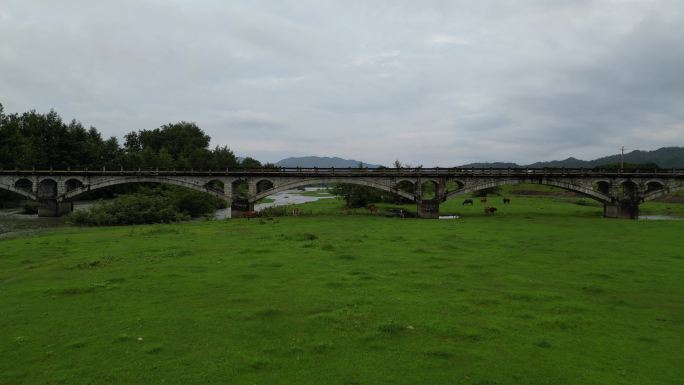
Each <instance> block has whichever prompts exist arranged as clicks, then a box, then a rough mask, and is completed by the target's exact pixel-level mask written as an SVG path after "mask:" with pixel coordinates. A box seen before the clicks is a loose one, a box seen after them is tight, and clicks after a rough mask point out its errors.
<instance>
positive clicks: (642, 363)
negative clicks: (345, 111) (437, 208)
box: [0, 196, 684, 385]
mask: <svg viewBox="0 0 684 385" xmlns="http://www.w3.org/2000/svg"><path fill="white" fill-rule="evenodd" d="M493 199H499V198H490V200H493ZM577 201H578V198H576V197H563V198H549V197H547V198H539V197H528V196H525V197H513V202H512V204H511V205H510V206H503V205H500V204H496V206H497V207H499V208H500V212H499V213H497V215H494V216H490V217H486V216H484V214H483V213H482V212H481V211H482V205H481V204H480V203H479V202H477V203H476V204H475V205H474V207H462V206H460V202H461V200H456V201H450V202H448V203H446V204H445V205H443V208H442V211H443V212H447V213H448V212H452V213H459V214H461V215H462V218H461V219H458V220H418V219H395V218H384V217H382V216H370V215H348V216H341V215H337V214H339V212H340V211H341V203H340V202H339V201H337V200H333V199H327V200H321V201H318V202H313V203H308V204H306V205H304V207H305V211H308V212H310V213H318V214H319V215H318V216H312V217H298V218H276V219H272V220H259V219H256V220H254V219H253V220H250V221H247V220H244V219H240V220H229V221H208V222H193V223H182V224H172V225H149V226H130V227H117V228H74V227H68V228H62V229H58V230H51V231H48V232H42V233H38V234H36V235H34V236H22V237H17V238H12V239H5V240H1V241H0V245H1V247H0V314H1V315H2V316H1V317H0V384H3V385H9V384H160V383H163V384H340V385H349V384H466V385H473V384H479V385H485V384H488V385H492V384H560V385H562V384H567V385H576V384H588V385H592V384H610V385H612V384H634V385H648V384H653V385H656V384H657V385H661V384H681V383H682V378H683V377H684V367H683V366H682V362H684V350H683V349H682V346H684V281H683V280H682V277H684V241H682V234H684V221H630V220H617V219H604V218H601V217H600V214H601V208H600V206H596V205H591V201H589V205H585V204H584V203H582V204H577ZM387 206H391V205H383V207H387ZM681 206H684V205H681V204H665V203H649V204H647V205H644V210H646V211H648V210H650V211H651V212H653V213H668V212H669V213H675V214H676V213H682V211H683V210H682V207H681ZM406 207H408V208H410V207H411V206H410V205H409V206H406ZM668 207H669V208H670V209H669V210H668ZM357 212H358V213H361V212H363V210H357ZM326 214H327V215H326ZM332 214H335V215H332Z"/></svg>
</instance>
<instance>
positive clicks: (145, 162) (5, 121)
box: [0, 104, 262, 170]
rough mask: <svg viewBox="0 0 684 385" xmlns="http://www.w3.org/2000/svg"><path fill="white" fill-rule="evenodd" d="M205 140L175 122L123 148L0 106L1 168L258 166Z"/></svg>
mask: <svg viewBox="0 0 684 385" xmlns="http://www.w3.org/2000/svg"><path fill="white" fill-rule="evenodd" d="M210 139H211V138H210V137H209V135H206V134H205V133H204V131H202V130H201V129H200V128H199V127H198V126H197V125H196V124H195V123H190V122H177V123H169V124H166V125H163V126H161V127H159V128H155V129H151V130H139V131H131V132H129V133H128V134H126V136H125V141H124V143H123V145H120V144H119V142H118V140H117V138H115V137H111V138H107V139H104V138H102V134H100V132H99V131H98V130H97V129H96V128H95V127H90V128H87V129H86V128H85V127H84V126H83V125H82V124H81V123H80V122H78V121H76V120H72V121H71V122H68V123H67V122H64V121H62V118H61V117H60V116H59V115H58V114H57V113H56V112H55V111H50V112H48V113H47V114H41V113H38V112H36V111H29V112H25V113H23V114H17V113H15V114H6V113H5V112H4V111H3V107H2V104H0V168H2V169H14V168H17V169H21V168H24V169H27V168H29V169H30V168H32V167H36V168H49V167H53V168H55V169H66V168H69V167H70V168H89V169H100V168H102V167H107V168H110V169H118V168H120V167H123V168H125V169H129V170H130V169H137V168H142V169H149V168H160V169H169V168H176V169H182V168H195V169H214V170H217V169H225V168H229V167H248V168H252V167H261V166H262V165H261V163H260V162H258V161H257V160H255V159H252V158H249V157H248V158H244V159H242V160H240V161H238V159H237V158H236V157H235V154H233V151H231V150H230V149H229V148H228V147H225V146H224V147H218V146H217V147H215V148H213V149H212V148H209V142H210Z"/></svg>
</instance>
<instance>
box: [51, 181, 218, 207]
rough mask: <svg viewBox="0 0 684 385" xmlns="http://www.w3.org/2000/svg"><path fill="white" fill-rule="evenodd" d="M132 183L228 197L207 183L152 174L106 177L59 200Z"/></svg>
mask: <svg viewBox="0 0 684 385" xmlns="http://www.w3.org/2000/svg"><path fill="white" fill-rule="evenodd" d="M130 183H159V184H168V185H174V186H180V187H186V188H189V189H192V190H196V191H200V192H204V193H207V194H211V195H214V196H215V197H217V198H221V199H227V197H226V196H225V194H222V193H221V192H219V191H217V190H215V189H213V188H211V187H209V186H208V185H207V184H200V183H193V182H190V181H187V180H184V179H176V178H170V177H162V176H159V177H152V176H128V177H118V178H111V179H106V180H102V181H98V182H96V183H93V184H90V185H84V186H83V187H81V188H78V189H76V190H72V191H67V192H66V193H65V194H64V195H62V196H61V197H59V199H58V200H60V201H68V200H72V199H75V198H78V197H79V196H81V195H84V194H87V193H89V192H93V191H97V190H101V189H103V188H107V187H111V186H116V185H121V184H130Z"/></svg>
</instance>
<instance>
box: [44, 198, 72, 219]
mask: <svg viewBox="0 0 684 385" xmlns="http://www.w3.org/2000/svg"><path fill="white" fill-rule="evenodd" d="M72 211H74V203H73V202H58V201H52V200H42V201H40V202H38V216H39V217H61V216H62V215H65V214H69V213H71V212H72Z"/></svg>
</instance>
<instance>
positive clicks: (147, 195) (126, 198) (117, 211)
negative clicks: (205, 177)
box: [71, 186, 226, 226]
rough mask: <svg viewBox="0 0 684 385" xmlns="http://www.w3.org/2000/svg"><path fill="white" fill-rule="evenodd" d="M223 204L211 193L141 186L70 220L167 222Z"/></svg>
mask: <svg viewBox="0 0 684 385" xmlns="http://www.w3.org/2000/svg"><path fill="white" fill-rule="evenodd" d="M225 206H226V204H225V201H223V200H221V199H219V198H217V197H214V196H212V195H208V194H204V193H201V192H197V191H192V190H188V189H184V188H179V187H167V186H163V187H155V188H142V189H140V190H139V191H138V192H136V193H132V194H127V195H122V196H119V197H117V198H115V199H113V200H111V201H103V202H100V203H98V204H96V205H95V206H93V207H91V208H90V209H88V210H86V211H77V212H74V213H73V214H71V220H72V221H73V222H74V223H76V224H80V225H90V226H109V225H129V224H142V223H170V222H177V221H182V220H187V219H189V218H194V217H198V216H201V215H205V214H210V213H212V212H214V211H216V210H217V209H219V208H225Z"/></svg>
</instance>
